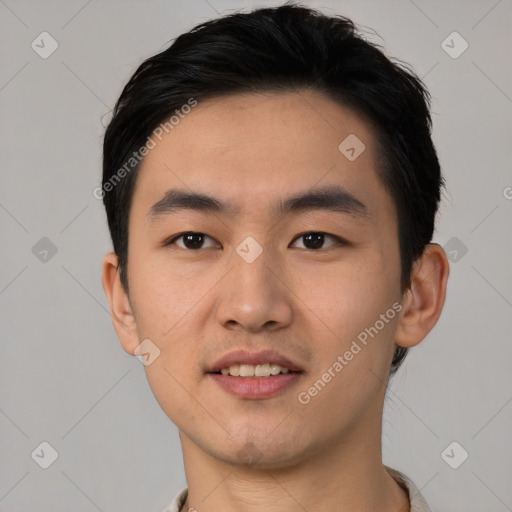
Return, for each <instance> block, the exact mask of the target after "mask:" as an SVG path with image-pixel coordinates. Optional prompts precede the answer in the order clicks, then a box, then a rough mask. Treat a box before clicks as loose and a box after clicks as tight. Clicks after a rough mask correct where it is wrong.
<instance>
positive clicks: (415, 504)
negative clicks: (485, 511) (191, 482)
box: [164, 466, 431, 512]
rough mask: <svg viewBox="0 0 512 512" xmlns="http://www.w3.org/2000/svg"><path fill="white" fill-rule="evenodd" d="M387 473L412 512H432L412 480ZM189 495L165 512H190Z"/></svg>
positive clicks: (182, 495) (183, 492)
mask: <svg viewBox="0 0 512 512" xmlns="http://www.w3.org/2000/svg"><path fill="white" fill-rule="evenodd" d="M384 467H385V468H386V470H387V472H388V473H389V474H390V475H391V476H392V477H393V478H394V479H395V480H396V481H397V482H398V484H399V485H400V486H401V487H403V488H404V489H405V490H406V491H407V492H408V493H409V501H410V502H411V509H410V512H431V510H430V508H428V505H427V502H426V501H425V499H424V498H423V496H422V495H421V494H420V491H418V488H417V487H416V486H415V485H414V483H413V481H412V480H410V479H409V478H408V477H407V476H406V475H404V474H403V473H400V472H399V471H397V470H396V469H393V468H389V467H387V466H384ZM187 494H188V488H187V487H185V489H183V490H181V491H180V492H179V493H178V494H177V496H176V497H175V498H174V500H173V501H172V503H171V504H170V505H169V506H168V507H167V508H166V509H165V510H164V512H188V511H186V510H181V507H183V505H184V503H185V501H186V499H187Z"/></svg>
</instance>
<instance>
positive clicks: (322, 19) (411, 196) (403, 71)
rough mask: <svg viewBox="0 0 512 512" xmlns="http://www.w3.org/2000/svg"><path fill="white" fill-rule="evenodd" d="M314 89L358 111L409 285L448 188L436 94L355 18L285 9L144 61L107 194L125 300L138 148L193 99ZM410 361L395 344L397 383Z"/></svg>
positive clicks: (110, 142) (130, 88)
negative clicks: (437, 133)
mask: <svg viewBox="0 0 512 512" xmlns="http://www.w3.org/2000/svg"><path fill="white" fill-rule="evenodd" d="M306 89H310V90H315V91H319V92H322V93H324V94H325V95H326V96H327V97H329V98H331V99H332V100H334V101H336V102H338V103H339V104H341V105H343V106H345V107H349V108H351V109H352V110H353V111H354V112H356V113H357V114H358V115H359V116H361V118H363V119H364V120H366V121H367V122H368V123H369V124H371V126H372V128H373V129H374V133H375V134H376V147H377V155H376V160H377V161H378V163H379V164H378V169H377V172H378V174H379V176H380V178H381V179H382V181H383V183H384V184H385V186H386V187H387V190H388V191H389V193H390V195H391V197H392V198H393V201H394V204H395V206H396V210H397V213H398V231H399V246H400V259H401V288H402V291H405V290H406V289H407V288H408V287H410V277H411V271H412V265H413V263H414V261H415V260H416V259H417V258H418V257H419V256H421V254H422V253H423V251H424V249H425V246H426V245H427V244H428V243H430V241H431V239H432V235H433V231H434V222H435V215H436V212H437V209H438V204H439V201H440V192H441V187H442V186H443V185H444V180H443V177H442V174H441V169H440V165H439V162H438V158H437V154H436V150H435V147H434V144H433V142H432V139H431V129H432V121H431V117H430V99H431V97H430V94H429V92H428V91H427V89H426V87H425V85H424V84H423V83H422V81H421V80H420V79H419V78H418V77H417V76H416V74H415V73H414V72H413V71H412V70H411V69H410V68H409V67H408V65H407V64H405V63H403V62H402V61H398V60H397V61H396V62H392V61H391V59H390V58H388V57H386V55H385V54H384V52H383V51H382V50H381V49H380V47H379V45H377V44H375V43H369V42H368V41H367V40H366V38H365V37H363V36H362V35H361V34H360V33H359V32H358V29H357V28H356V26H355V24H354V22H353V21H352V20H350V19H349V18H346V17H344V16H326V15H324V14H322V13H320V12H318V11H316V10H313V9H310V8H307V7H304V6H301V5H298V4H295V3H290V2H287V3H286V4H284V5H282V6H280V7H275V8H261V9H256V10H253V11H252V12H249V13H243V12H236V13H233V14H230V15H227V16H223V17H221V18H218V19H214V20H211V21H208V22H205V23H201V24H199V25H197V26H196V27H194V28H193V29H192V30H190V31H189V32H187V33H184V34H182V35H180V36H179V37H177V38H176V39H174V40H173V42H172V44H171V45H170V46H169V47H168V48H167V49H165V50H163V51H161V52H160V53H158V54H156V55H154V56H152V57H150V58H148V59H147V60H145V61H144V62H143V63H142V64H141V65H140V66H139V67H138V69H137V70H136V71H135V73H134V74H133V76H132V77H131V78H130V80H129V81H128V83H127V84H126V86H125V87H124V89H123V91H122V93H121V96H120V97H119V99H118V101H117V103H116V105H115V107H114V110H113V117H112V120H111V121H110V123H109V125H108V127H107V129H106V131H105V137H104V145H103V181H102V189H101V190H102V192H101V197H102V198H103V203H104V205H105V208H106V213H107V220H108V226H109V230H110V235H111V238H112V242H113V246H114V251H115V253H116V254H117V256H118V260H119V272H120V279H121V282H122V284H123V287H124V289H125V290H126V292H127V293H129V287H128V275H127V264H128V254H127V253H128V217H129V211H130V204H131V199H132V195H133V190H134V184H135V180H136V176H137V170H138V168H139V163H140V158H141V157H140V153H139V152H138V151H139V149H140V148H141V147H143V146H144V145H145V144H146V142H147V141H148V140H149V138H148V137H149V136H150V135H151V134H152V133H153V131H154V130H155V129H156V128H157V127H158V126H159V125H160V124H161V123H163V122H164V121H165V120H167V119H169V118H170V117H171V116H173V114H175V113H176V114H178V113H179V112H181V109H182V108H183V106H184V105H189V104H191V100H192V101H195V102H197V101H203V100H206V99H210V98H215V97H221V96H226V95H231V94H237V93H251V92H254V93H258V92H298V91H303V90H306ZM340 142H341V141H340ZM134 156H138V158H134ZM122 170H124V171H123V172H122ZM406 355H407V348H403V347H398V346H397V347H396V349H395V353H394V357H393V362H392V366H391V375H392V374H393V373H395V372H396V370H397V369H398V368H399V366H400V365H401V364H402V362H403V360H404V359H405V356H406Z"/></svg>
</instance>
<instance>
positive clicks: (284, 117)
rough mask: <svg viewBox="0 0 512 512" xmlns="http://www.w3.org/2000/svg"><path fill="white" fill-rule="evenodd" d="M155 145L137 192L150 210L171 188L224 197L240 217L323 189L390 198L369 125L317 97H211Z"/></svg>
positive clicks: (143, 165)
mask: <svg viewBox="0 0 512 512" xmlns="http://www.w3.org/2000/svg"><path fill="white" fill-rule="evenodd" d="M153 139H154V141H155V142H156V145H155V147H154V148H153V149H151V150H150V151H149V153H148V154H147V155H146V156H145V157H144V159H143V161H142V163H141V166H140V169H139V174H138V176H137V182H136V187H135V192H134V195H137V198H138V201H137V203H141V204H142V203H144V204H145V205H146V207H147V208H149V207H150V206H151V205H152V204H154V203H155V202H156V201H158V200H161V199H162V196H163V195H164V194H165V192H166V191H167V190H169V189H172V188H180V189H188V190H190V191H193V192H199V193H204V194H208V195H212V196H214V197H222V198H225V199H226V202H230V203H233V204H235V203H236V204H237V206H238V208H237V210H238V212H239V213H242V214H243V213H244V212H251V211H252V212H253V213H255V212H256V211H258V212H260V211H262V208H263V209H265V208H267V206H270V205H273V204H275V203H277V202H278V201H280V200H281V199H282V198H283V197H284V196H289V195H290V194H293V193H294V192H296V193H299V192H304V190H305V189H308V188H311V189H313V188H317V187H321V186H324V185H332V184H336V185H341V186H342V187H343V188H344V189H345V190H347V191H349V192H350V193H352V195H354V196H355V197H358V198H359V199H360V200H361V201H362V202H370V203H376V198H375V196H376V195H379V194H380V195H382V194H386V191H385V190H384V189H383V186H382V183H381V182H380V179H379V178H378V175H377V173H376V171H375V162H374V160H375V159H374V154H375V142H374V135H373V133H372V129H371V127H370V126H369V125H368V124H367V123H365V122H364V121H363V120H362V119H361V118H360V117H359V116H358V115H357V114H356V113H355V112H353V111H351V110H350V109H348V108H346V107H343V106H341V105H339V104H338V103H335V102H333V101H332V100H331V99H329V98H327V97H326V96H324V95H323V94H320V93H318V92H313V91H301V92H296V93H266V94H253V93H251V94H237V95H233V96H227V97H222V98H213V99H210V100H207V101H205V102H199V104H198V105H197V106H196V107H195V108H194V109H192V111H191V112H190V113H188V114H186V115H184V116H183V117H182V118H181V119H180V121H179V123H177V124H175V125H174V126H173V128H172V129H171V130H169V133H165V132H164V133H163V135H162V136H161V140H158V139H156V138H154V137H153ZM372 196H373V197H372ZM365 198H366V201H365Z"/></svg>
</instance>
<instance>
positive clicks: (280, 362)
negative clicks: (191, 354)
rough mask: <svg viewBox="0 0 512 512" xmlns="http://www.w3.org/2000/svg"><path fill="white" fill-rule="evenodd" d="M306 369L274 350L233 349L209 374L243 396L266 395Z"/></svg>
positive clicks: (295, 379)
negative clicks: (255, 351) (254, 351)
mask: <svg viewBox="0 0 512 512" xmlns="http://www.w3.org/2000/svg"><path fill="white" fill-rule="evenodd" d="M303 373H304V371H303V369H302V368H300V367H299V366H298V365H297V364H296V363H293V362H292V361H291V360H290V359H288V358H286V357H284V356H283V355H281V354H279V353H278V352H275V351H263V352H258V353H251V352H248V351H244V350H242V351H236V352H231V353H229V354H227V355H225V356H224V357H222V358H221V359H219V360H218V361H217V362H216V363H215V364H214V365H213V366H212V367H211V368H210V369H209V371H208V372H207V374H208V375H209V376H210V377H211V378H212V379H213V381H214V382H216V383H217V384H218V385H219V386H220V387H221V388H222V389H223V390H224V391H227V392H228V393H230V394H233V395H236V396H238V397H239V398H244V399H252V400H254V399H264V398H270V397H273V396H275V395H277V394H279V393H282V392H283V391H284V390H285V389H287V388H289V387H291V386H292V385H293V384H296V383H297V382H298V380H299V378H300V377H301V376H302V374H303Z"/></svg>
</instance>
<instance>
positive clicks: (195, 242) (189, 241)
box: [165, 231, 219, 250]
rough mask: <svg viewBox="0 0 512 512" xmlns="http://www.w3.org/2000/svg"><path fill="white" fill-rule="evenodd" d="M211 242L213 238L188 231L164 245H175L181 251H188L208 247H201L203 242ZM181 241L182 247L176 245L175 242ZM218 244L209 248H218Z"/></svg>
mask: <svg viewBox="0 0 512 512" xmlns="http://www.w3.org/2000/svg"><path fill="white" fill-rule="evenodd" d="M206 239H208V240H211V241H213V242H214V240H213V238H211V237H209V236H208V235H205V234H204V233H197V232H193V231H189V232H187V233H182V234H181V235H178V236H175V237H174V238H173V239H171V240H169V241H168V242H167V243H166V244H165V245H173V244H176V245H177V246H178V247H181V248H182V249H190V250H198V249H203V248H208V247H203V244H204V242H205V240H206ZM178 240H182V245H180V244H178V243H176V241H178ZM218 245H219V244H216V243H215V242H214V243H213V245H210V247H218Z"/></svg>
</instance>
